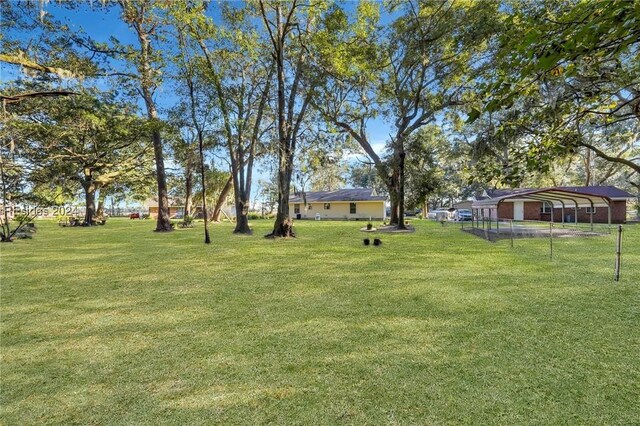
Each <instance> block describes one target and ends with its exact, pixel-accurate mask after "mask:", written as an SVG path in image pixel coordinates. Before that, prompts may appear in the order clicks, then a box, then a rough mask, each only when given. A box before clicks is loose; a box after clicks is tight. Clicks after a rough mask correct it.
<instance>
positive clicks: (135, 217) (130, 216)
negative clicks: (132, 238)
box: [129, 213, 140, 219]
mask: <svg viewBox="0 0 640 426" xmlns="http://www.w3.org/2000/svg"><path fill="white" fill-rule="evenodd" d="M129 219H140V213H131V214H129Z"/></svg>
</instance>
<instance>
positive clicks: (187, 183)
mask: <svg viewBox="0 0 640 426" xmlns="http://www.w3.org/2000/svg"><path fill="white" fill-rule="evenodd" d="M192 199H193V171H192V170H191V165H190V164H187V170H186V171H185V178H184V216H185V217H187V216H191V213H192V212H191V204H192Z"/></svg>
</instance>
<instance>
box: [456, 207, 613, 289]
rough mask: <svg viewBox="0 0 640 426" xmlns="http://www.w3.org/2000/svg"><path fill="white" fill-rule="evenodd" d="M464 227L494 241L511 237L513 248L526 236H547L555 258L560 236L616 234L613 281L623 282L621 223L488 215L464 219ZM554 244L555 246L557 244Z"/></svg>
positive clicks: (462, 225) (564, 237)
mask: <svg viewBox="0 0 640 426" xmlns="http://www.w3.org/2000/svg"><path fill="white" fill-rule="evenodd" d="M461 227H462V230H463V231H465V232H469V233H471V234H473V235H476V236H478V237H481V238H484V239H486V240H488V241H491V242H496V241H499V240H509V245H510V247H511V248H514V241H515V240H518V239H526V238H538V239H540V238H544V239H547V240H548V255H549V258H550V259H553V258H554V248H557V240H558V239H566V238H580V237H603V236H606V237H608V238H609V239H611V237H612V236H613V237H614V238H613V240H614V244H615V248H613V247H612V250H611V253H612V255H613V254H615V260H614V262H613V264H614V281H616V282H618V281H620V273H621V264H622V247H623V245H622V238H623V226H622V225H608V224H593V223H578V224H574V223H555V222H544V221H533V220H512V219H499V218H498V219H496V218H488V217H474V218H473V220H472V221H466V222H461ZM554 246H555V247H554Z"/></svg>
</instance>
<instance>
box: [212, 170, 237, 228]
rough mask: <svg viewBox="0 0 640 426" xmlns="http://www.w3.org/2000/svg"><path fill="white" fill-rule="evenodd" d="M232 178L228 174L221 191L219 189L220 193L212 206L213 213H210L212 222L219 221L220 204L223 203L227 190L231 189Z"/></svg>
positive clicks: (227, 194)
mask: <svg viewBox="0 0 640 426" xmlns="http://www.w3.org/2000/svg"><path fill="white" fill-rule="evenodd" d="M232 179H233V177H232V176H229V179H227V183H226V184H225V185H224V188H222V191H220V195H219V196H218V199H217V200H216V205H215V206H214V207H213V214H212V215H211V221H212V222H220V214H221V213H222V206H223V205H224V202H225V201H226V199H227V197H228V196H229V191H231V186H232Z"/></svg>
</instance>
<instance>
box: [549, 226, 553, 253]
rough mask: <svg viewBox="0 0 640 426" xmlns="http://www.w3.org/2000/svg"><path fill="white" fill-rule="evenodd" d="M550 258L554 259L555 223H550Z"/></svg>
mask: <svg viewBox="0 0 640 426" xmlns="http://www.w3.org/2000/svg"><path fill="white" fill-rule="evenodd" d="M549 258H550V259H553V222H549Z"/></svg>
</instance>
